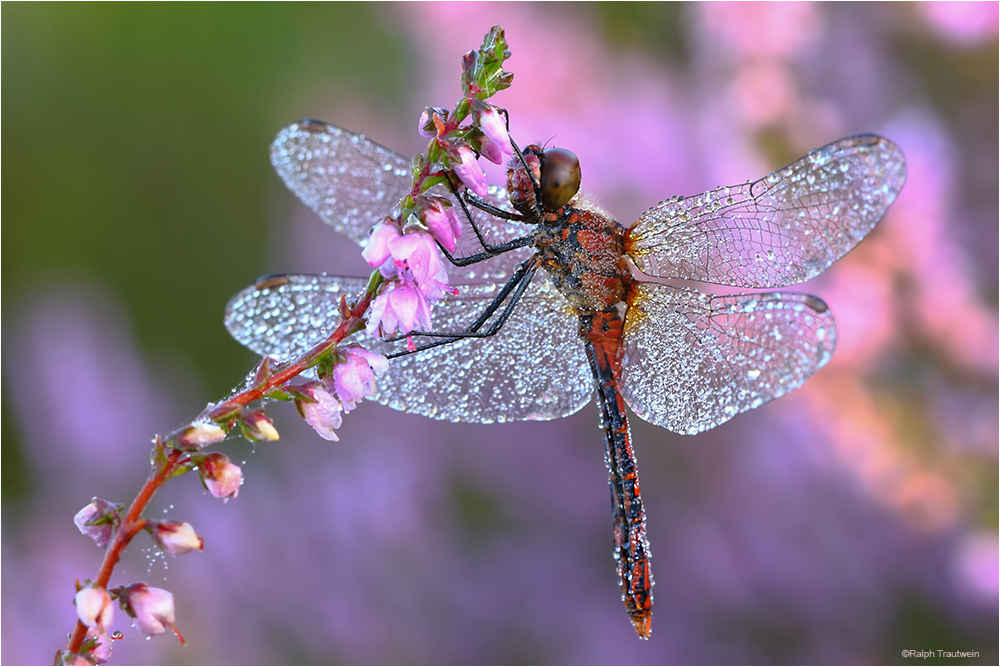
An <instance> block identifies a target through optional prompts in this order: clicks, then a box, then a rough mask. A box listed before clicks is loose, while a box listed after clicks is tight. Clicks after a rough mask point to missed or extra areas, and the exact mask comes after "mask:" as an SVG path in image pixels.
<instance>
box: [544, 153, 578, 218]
mask: <svg viewBox="0 0 1000 667" xmlns="http://www.w3.org/2000/svg"><path fill="white" fill-rule="evenodd" d="M541 185H542V206H543V207H544V208H545V210H546V211H554V210H556V209H557V208H559V207H560V206H565V205H566V204H567V203H568V202H569V200H570V199H572V198H573V197H574V196H575V195H576V193H577V191H578V190H579V189H580V160H579V159H578V158H577V157H576V155H574V154H573V153H571V152H570V151H568V150H566V149H565V148H546V149H545V152H543V153H542V183H541Z"/></svg>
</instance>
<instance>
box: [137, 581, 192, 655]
mask: <svg viewBox="0 0 1000 667" xmlns="http://www.w3.org/2000/svg"><path fill="white" fill-rule="evenodd" d="M122 606H123V607H124V608H125V611H126V613H128V615H129V616H131V617H132V618H134V619H135V627H136V628H137V629H138V630H139V632H141V633H142V634H144V635H146V636H147V637H152V636H154V635H162V634H164V633H166V631H167V628H169V629H171V630H173V631H174V634H176V635H177V638H178V639H180V640H181V643H182V644H183V643H184V638H183V637H181V634H180V633H179V632H177V628H175V627H174V596H173V594H172V593H171V592H170V591H165V590H163V589H162V588H153V587H152V586H147V585H146V584H143V583H137V584H132V585H130V586H128V587H126V588H125V590H124V592H123V603H122Z"/></svg>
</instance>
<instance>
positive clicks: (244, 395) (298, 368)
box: [56, 291, 372, 660]
mask: <svg viewBox="0 0 1000 667" xmlns="http://www.w3.org/2000/svg"><path fill="white" fill-rule="evenodd" d="M371 298H372V295H371V294H370V293H369V292H367V291H366V292H365V293H364V294H363V295H362V296H361V298H360V299H359V300H358V302H357V303H356V304H355V305H354V308H352V309H351V311H350V312H349V313H348V316H347V317H345V318H343V319H342V320H341V322H340V325H339V326H338V327H337V328H336V330H334V332H333V333H332V334H330V336H329V337H328V338H327V339H326V340H324V341H323V342H322V343H320V344H319V345H317V346H316V347H314V348H312V349H311V350H309V351H308V352H306V353H305V354H303V355H302V356H300V357H299V358H298V359H296V360H295V361H294V362H292V363H290V364H289V365H287V366H284V367H282V368H281V369H280V370H278V371H276V372H275V373H273V374H268V375H267V377H265V378H263V379H262V380H261V381H260V382H258V383H256V384H255V385H254V386H252V387H250V388H248V389H246V390H244V391H241V392H240V393H238V394H235V395H234V396H231V397H229V398H228V399H226V400H225V401H223V402H222V403H220V404H218V405H216V406H214V407H212V408H211V409H206V410H205V412H203V413H202V414H201V415H199V416H198V417H196V418H195V419H194V420H193V421H198V420H199V419H203V418H206V417H207V418H208V419H213V415H215V416H216V417H217V416H221V415H226V414H230V413H232V412H233V411H234V410H235V409H236V408H242V407H245V406H247V405H249V404H250V403H252V402H253V401H256V400H258V399H260V398H262V397H263V396H264V395H265V394H267V393H268V392H270V391H272V390H273V389H277V388H278V387H281V386H283V385H284V384H285V383H286V382H288V381H289V380H291V379H292V378H294V377H296V376H297V375H299V374H300V373H302V372H303V371H305V370H307V369H309V368H311V367H312V366H313V365H314V364H315V362H316V359H317V358H319V357H320V356H322V355H323V354H325V353H327V352H329V351H330V350H331V349H332V348H333V347H335V346H336V345H338V344H339V343H340V342H341V341H342V340H343V339H344V338H345V337H346V336H347V335H348V334H349V333H352V332H353V331H354V329H355V328H356V327H357V325H358V324H359V323H360V322H361V320H362V318H363V316H364V314H365V311H367V310H368V305H369V303H371ZM186 428H187V427H186V426H185V427H184V428H180V429H178V430H177V431H175V432H174V433H172V434H170V435H169V436H167V437H166V438H163V439H162V440H163V441H165V442H169V441H171V440H172V441H174V442H177V437H178V436H179V435H180V434H181V433H182V432H183V431H184V430H185V429H186ZM164 452H165V458H164V459H162V460H159V461H157V462H156V463H154V464H153V465H154V468H153V470H151V471H150V475H149V479H147V480H146V483H145V484H144V485H143V487H142V489H141V490H140V491H139V495H137V496H136V497H135V500H133V501H132V505H131V506H130V507H129V509H128V512H127V513H126V514H125V518H124V519H122V522H121V525H120V526H119V527H118V530H116V531H115V534H114V537H113V538H112V540H111V542H110V543H109V544H108V548H107V550H106V551H105V552H104V560H103V561H102V562H101V568H100V569H99V570H98V571H97V577H95V578H94V585H95V586H100V587H101V588H105V589H106V588H107V587H108V582H109V581H111V574H112V572H113V571H114V569H115V566H116V565H117V564H118V561H119V560H120V559H121V555H122V552H124V551H125V547H126V546H128V544H129V543H130V542H131V541H132V538H134V537H135V536H136V535H137V534H138V533H139V532H140V531H141V530H142V529H143V528H144V527H145V525H146V520H145V519H142V518H140V517H141V516H142V513H143V511H145V509H146V506H147V505H148V504H149V501H150V500H152V499H153V496H154V495H155V494H156V492H157V491H158V490H159V489H160V487H161V486H163V485H164V484H165V483H166V481H167V480H168V479H170V478H171V477H173V475H174V473H175V472H177V470H178V469H179V468H180V467H181V466H182V465H184V463H185V462H186V461H187V455H186V454H185V453H184V452H183V451H181V450H178V449H173V448H171V447H169V446H167V447H164ZM156 465H160V468H159V469H158V470H157V469H156V467H155V466H156ZM86 634H87V626H85V625H84V624H83V623H82V622H81V621H79V620H77V622H76V627H75V628H74V629H73V633H72V634H71V635H70V638H69V641H68V642H67V644H66V652H67V653H69V654H73V653H77V652H79V651H80V647H81V646H82V645H83V640H84V637H85V636H86ZM178 636H180V635H178ZM59 657H60V655H59V654H57V656H56V659H57V660H58V659H59Z"/></svg>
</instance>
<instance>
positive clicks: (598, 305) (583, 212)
mask: <svg viewBox="0 0 1000 667" xmlns="http://www.w3.org/2000/svg"><path fill="white" fill-rule="evenodd" d="M624 232H625V230H624V228H623V227H622V226H621V225H620V224H619V223H618V221H617V220H615V219H614V218H612V217H611V216H610V215H608V214H607V213H605V212H604V211H602V210H601V209H599V208H597V207H596V206H592V205H590V204H589V203H587V202H586V201H582V202H581V205H580V206H579V207H577V206H569V205H567V206H563V207H561V208H560V209H559V210H557V211H555V212H553V213H545V214H544V216H543V222H542V224H541V225H539V227H538V228H537V229H536V230H535V248H537V251H538V254H539V255H540V256H541V259H542V266H544V267H545V269H546V270H547V271H548V273H549V275H550V276H551V277H552V280H553V282H554V283H555V285H556V288H557V289H558V290H559V291H560V292H561V293H562V294H563V296H565V297H566V298H567V299H569V300H570V302H571V303H572V304H573V305H574V306H575V307H576V308H577V309H579V310H581V311H588V312H590V311H602V310H605V309H606V308H608V307H611V306H614V305H616V304H618V303H620V302H622V301H624V299H625V293H626V290H627V288H628V284H629V283H630V282H631V279H632V274H631V271H630V269H629V266H628V264H627V262H626V260H625V255H624V254H623V250H622V247H623V243H624Z"/></svg>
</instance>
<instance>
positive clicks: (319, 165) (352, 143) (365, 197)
mask: <svg viewBox="0 0 1000 667" xmlns="http://www.w3.org/2000/svg"><path fill="white" fill-rule="evenodd" d="M271 164H272V165H274V168H275V170H276V171H277V172H278V175H279V176H281V179H282V180H283V181H284V182H285V185H287V186H288V188H289V189H290V190H291V191H292V192H294V193H295V194H296V196H298V198H299V199H301V200H302V202H303V203H305V205H306V206H308V207H309V208H311V209H312V210H313V211H315V212H316V213H317V214H318V215H319V216H320V217H321V218H322V219H323V221H324V222H326V223H327V224H328V225H330V226H331V227H333V228H334V229H336V230H337V231H339V232H341V233H342V234H345V235H346V236H347V237H348V238H350V239H351V240H352V241H354V242H355V243H357V244H359V245H361V246H364V245H366V244H367V243H368V232H369V230H370V229H371V228H372V226H374V225H375V224H376V223H377V222H378V221H379V220H381V219H382V218H384V217H385V216H387V215H390V214H392V213H393V210H394V209H395V208H396V206H397V204H399V201H400V200H401V199H402V198H403V197H405V196H406V195H407V194H409V192H410V187H411V186H410V160H408V159H406V158H404V157H403V156H402V155H399V154H398V153H396V152H394V151H391V150H389V149H388V148H383V147H382V146H379V145H378V144H376V143H375V142H373V141H371V140H370V139H367V138H365V137H364V136H362V135H360V134H354V133H353V132H348V131H347V130H344V129H341V128H339V127H336V126H334V125H328V124H326V123H323V122H320V121H316V120H303V121H299V122H298V123H293V124H292V125H289V126H288V127H286V128H285V129H283V130H281V132H279V133H278V136H277V137H276V138H275V140H274V143H273V144H271ZM433 193H434V194H438V195H441V196H445V197H448V198H449V199H451V200H452V202H453V204H455V205H456V206H457V202H455V201H454V197H452V196H451V193H450V192H448V190H447V189H446V188H444V187H441V186H439V187H437V188H434V190H433ZM487 199H488V200H489V201H490V202H491V203H492V204H494V205H495V206H497V207H500V208H508V209H509V205H508V203H507V201H508V200H507V194H506V191H504V190H503V189H500V188H496V187H492V188H490V196H489V197H487ZM456 210H459V209H456ZM471 212H472V216H473V219H474V220H475V221H476V223H477V224H478V225H479V226H480V229H482V230H483V232H484V235H485V236H486V237H487V240H489V241H492V242H496V243H500V242H503V241H508V240H511V239H513V238H517V237H519V236H523V235H524V234H525V233H528V232H530V228H528V227H527V226H525V225H521V224H518V223H513V222H508V221H505V220H499V219H497V218H494V217H493V216H491V215H489V214H486V213H484V212H483V211H480V210H478V209H472V210H471ZM463 218H464V216H462V215H459V219H463ZM463 222H465V221H464V220H463ZM481 250H482V247H481V246H480V245H479V243H478V241H477V240H476V236H475V234H473V233H472V230H471V229H469V225H468V224H467V222H465V224H463V229H462V238H461V239H460V240H459V246H458V249H457V253H458V254H457V255H456V256H460V257H464V256H468V255H471V254H474V253H476V252H479V251H481ZM530 254H531V251H530V249H522V250H519V251H514V252H510V253H505V254H504V255H501V256H499V257H496V258H493V259H491V260H489V261H488V262H486V263H483V264H482V265H479V264H477V265H475V266H472V267H465V268H459V267H455V266H449V267H448V268H449V274H451V275H453V276H456V277H461V278H462V279H463V280H467V281H469V280H477V281H479V280H499V279H501V278H503V277H504V276H506V275H508V274H509V273H510V270H511V268H512V267H513V266H514V265H515V264H517V263H518V262H521V261H523V260H525V259H526V258H527V257H528V256H529V255H530Z"/></svg>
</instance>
